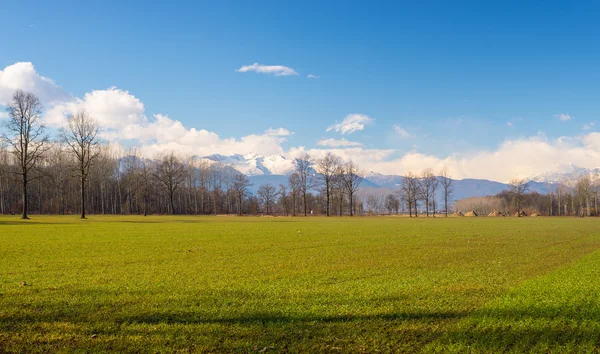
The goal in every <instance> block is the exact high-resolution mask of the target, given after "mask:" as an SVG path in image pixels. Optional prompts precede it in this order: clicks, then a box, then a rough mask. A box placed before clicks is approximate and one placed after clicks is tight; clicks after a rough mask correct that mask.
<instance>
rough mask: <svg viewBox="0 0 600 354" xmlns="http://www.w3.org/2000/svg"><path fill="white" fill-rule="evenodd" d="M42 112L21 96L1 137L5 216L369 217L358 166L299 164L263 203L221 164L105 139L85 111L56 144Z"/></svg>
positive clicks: (0, 198) (334, 159) (265, 189)
mask: <svg viewBox="0 0 600 354" xmlns="http://www.w3.org/2000/svg"><path fill="white" fill-rule="evenodd" d="M42 108H43V107H42V105H41V103H40V101H39V99H38V98H37V97H36V96H35V95H33V94H31V93H27V92H24V91H21V90H17V91H16V92H15V93H14V95H13V98H12V101H11V102H10V103H9V104H8V105H7V112H8V115H9V117H8V120H7V121H6V122H5V123H4V124H3V129H2V135H1V139H0V213H2V214H15V213H17V212H20V213H21V216H22V218H23V219H27V218H28V217H29V213H30V212H34V213H39V214H42V213H46V214H74V213H78V214H80V216H81V218H85V217H86V214H87V213H88V212H90V213H93V214H140V215H148V214H240V215H241V214H257V213H264V214H274V213H279V214H285V215H297V214H303V215H309V214H314V213H318V214H325V215H333V214H335V215H354V214H356V213H357V212H362V208H361V206H360V201H359V200H358V199H357V197H356V195H357V191H358V188H359V186H360V184H361V182H362V175H361V173H360V172H359V168H358V166H357V165H356V164H354V163H353V162H352V161H343V160H342V159H341V158H339V157H338V156H335V155H333V154H331V153H328V154H327V155H326V156H325V157H324V158H322V159H318V160H313V159H311V158H310V156H309V155H304V156H302V157H300V158H298V159H296V160H295V170H294V172H293V173H292V174H291V175H290V176H289V179H288V183H287V184H281V185H278V186H274V185H271V184H265V185H262V186H260V187H259V188H258V192H257V193H256V195H252V194H251V193H250V192H249V188H250V187H251V186H252V185H251V183H250V181H249V179H248V177H247V176H245V175H243V174H241V173H240V172H238V171H236V170H235V169H233V168H231V167H230V166H227V165H223V164H221V163H218V162H215V163H212V162H208V161H206V160H203V159H199V158H197V157H195V156H191V157H186V158H182V157H180V156H177V155H176V154H174V153H165V154H163V155H161V156H158V157H156V158H154V159H147V158H144V157H142V156H141V154H140V153H139V150H137V149H135V148H132V149H130V150H129V151H126V152H123V151H120V150H117V149H114V148H111V147H110V146H109V145H107V144H104V143H102V142H101V141H100V139H99V138H98V130H99V128H98V125H97V123H96V121H95V120H94V119H93V117H91V116H90V115H89V114H88V113H87V112H86V111H85V110H80V111H78V112H76V113H75V114H73V115H70V116H69V117H68V119H67V125H66V127H64V128H62V129H61V130H60V132H59V134H58V136H57V139H54V140H51V139H50V136H49V134H48V131H47V129H46V128H45V127H44V125H43V124H42V122H41V116H42Z"/></svg>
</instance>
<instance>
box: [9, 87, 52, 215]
mask: <svg viewBox="0 0 600 354" xmlns="http://www.w3.org/2000/svg"><path fill="white" fill-rule="evenodd" d="M6 109H7V111H8V120H7V121H6V122H5V123H4V128H5V129H6V131H7V132H3V133H2V140H4V141H5V142H7V143H8V144H9V145H11V146H12V149H13V151H12V152H13V154H14V155H15V157H16V159H17V160H18V167H19V171H18V174H19V175H20V176H21V181H22V188H23V214H22V215H21V218H22V219H29V216H28V215H27V214H28V213H27V211H28V209H27V208H28V199H27V197H28V195H27V184H28V183H29V182H30V181H31V180H32V179H34V178H35V177H33V178H32V176H31V174H30V172H31V171H32V169H33V168H35V167H36V165H37V164H38V162H39V161H40V159H41V158H42V156H43V155H44V153H45V152H46V151H47V150H48V149H49V148H50V146H49V144H48V135H46V128H45V127H44V125H43V124H41V122H40V116H41V114H42V104H41V103H40V100H39V99H38V98H37V97H36V96H35V95H33V94H31V93H26V92H23V91H22V90H17V91H15V93H14V95H13V98H12V101H11V102H10V103H9V104H8V105H7V107H6Z"/></svg>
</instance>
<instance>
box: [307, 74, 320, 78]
mask: <svg viewBox="0 0 600 354" xmlns="http://www.w3.org/2000/svg"><path fill="white" fill-rule="evenodd" d="M306 77H307V78H309V79H320V78H321V77H320V76H317V75H313V74H308V75H307V76H306Z"/></svg>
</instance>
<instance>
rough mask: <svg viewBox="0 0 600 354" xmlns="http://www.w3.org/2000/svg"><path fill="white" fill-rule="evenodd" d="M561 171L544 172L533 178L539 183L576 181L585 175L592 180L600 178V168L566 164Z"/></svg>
mask: <svg viewBox="0 0 600 354" xmlns="http://www.w3.org/2000/svg"><path fill="white" fill-rule="evenodd" d="M559 171H560V172H547V173H542V174H540V175H537V176H535V177H533V178H532V179H531V180H532V181H535V182H539V183H562V182H564V181H576V180H577V179H579V178H581V177H583V176H589V177H590V179H591V180H592V181H596V180H600V168H593V169H587V168H582V167H577V166H574V165H566V166H562V167H561V168H560V169H559Z"/></svg>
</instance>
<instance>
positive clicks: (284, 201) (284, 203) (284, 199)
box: [279, 184, 290, 216]
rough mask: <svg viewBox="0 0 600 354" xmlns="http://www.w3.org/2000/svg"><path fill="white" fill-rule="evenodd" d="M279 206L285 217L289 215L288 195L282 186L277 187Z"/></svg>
mask: <svg viewBox="0 0 600 354" xmlns="http://www.w3.org/2000/svg"><path fill="white" fill-rule="evenodd" d="M279 204H280V205H281V207H282V209H283V212H284V214H285V216H288V215H289V214H290V206H289V204H290V203H289V195H288V191H287V187H286V186H285V185H283V184H280V185H279Z"/></svg>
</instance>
